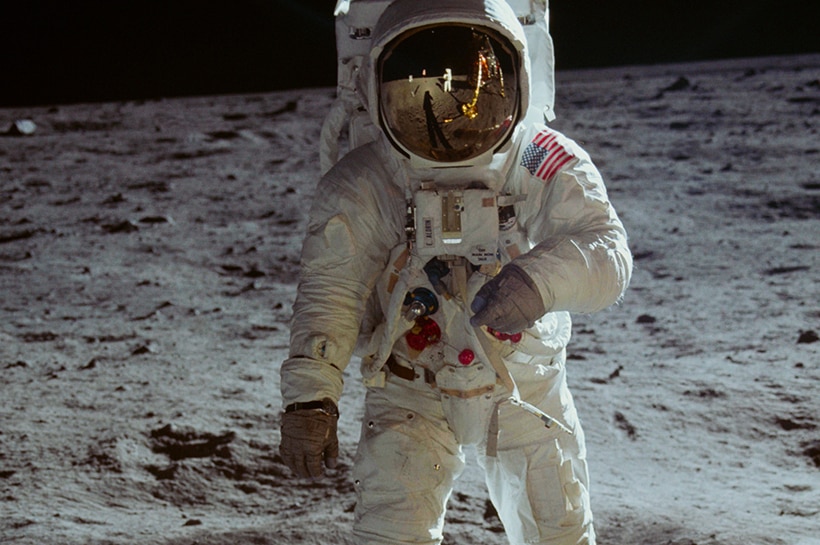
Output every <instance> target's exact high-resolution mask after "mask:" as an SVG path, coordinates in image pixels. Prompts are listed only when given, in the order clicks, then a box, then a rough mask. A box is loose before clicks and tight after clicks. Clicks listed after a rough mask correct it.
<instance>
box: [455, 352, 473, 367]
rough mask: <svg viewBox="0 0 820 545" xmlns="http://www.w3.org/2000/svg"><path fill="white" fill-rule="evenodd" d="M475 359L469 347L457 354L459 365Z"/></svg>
mask: <svg viewBox="0 0 820 545" xmlns="http://www.w3.org/2000/svg"><path fill="white" fill-rule="evenodd" d="M474 359H475V352H473V351H472V350H470V349H469V348H465V349H464V350H462V351H461V352H459V354H458V363H460V364H461V365H470V364H471V363H473V360H474Z"/></svg>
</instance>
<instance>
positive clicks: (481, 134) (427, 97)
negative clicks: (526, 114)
mask: <svg viewBox="0 0 820 545" xmlns="http://www.w3.org/2000/svg"><path fill="white" fill-rule="evenodd" d="M516 59H517V54H516V53H515V51H514V49H513V48H512V47H510V45H509V44H508V43H507V41H506V39H504V38H501V37H497V36H496V35H495V34H493V33H491V32H490V31H488V30H486V29H482V28H478V27H471V26H466V25H453V24H448V25H437V26H432V27H424V28H422V29H414V31H411V32H410V33H408V34H404V35H401V36H399V37H398V38H396V39H394V40H393V41H392V42H390V44H388V46H387V47H386V48H385V49H384V52H383V53H382V55H381V57H380V61H379V65H378V70H379V73H378V76H379V107H380V108H381V119H382V124H383V127H384V129H385V130H386V131H387V134H388V136H389V137H390V139H391V140H393V142H394V144H396V143H397V144H398V145H399V147H400V149H401V148H403V150H402V151H404V152H405V153H407V152H409V153H412V154H415V155H417V156H419V157H422V158H424V159H427V160H430V161H436V162H442V163H452V162H460V161H469V160H470V159H473V158H475V157H478V156H480V155H482V154H484V153H485V152H487V151H488V150H494V149H496V148H497V147H498V146H499V145H500V144H502V143H503V142H504V141H505V140H506V139H507V138H508V137H509V135H510V132H511V131H512V128H513V127H514V125H515V122H516V121H517V116H518V112H519V105H518V102H519V94H518V74H517V71H516V66H517V62H516Z"/></svg>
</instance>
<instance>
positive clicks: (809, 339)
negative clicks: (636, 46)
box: [797, 329, 820, 344]
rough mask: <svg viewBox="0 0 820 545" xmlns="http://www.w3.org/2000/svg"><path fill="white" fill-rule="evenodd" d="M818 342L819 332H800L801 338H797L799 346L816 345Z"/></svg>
mask: <svg viewBox="0 0 820 545" xmlns="http://www.w3.org/2000/svg"><path fill="white" fill-rule="evenodd" d="M818 340H820V337H818V335H817V332H816V331H813V330H811V329H810V330H808V331H801V332H800V337H798V338H797V344H811V343H816V342H817V341H818Z"/></svg>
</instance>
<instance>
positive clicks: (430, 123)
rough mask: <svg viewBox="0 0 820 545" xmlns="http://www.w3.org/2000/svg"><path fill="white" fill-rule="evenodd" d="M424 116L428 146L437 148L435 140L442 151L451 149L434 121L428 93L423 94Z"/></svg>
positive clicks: (436, 121) (431, 98)
mask: <svg viewBox="0 0 820 545" xmlns="http://www.w3.org/2000/svg"><path fill="white" fill-rule="evenodd" d="M448 70H449V68H448ZM445 85H446V81H445ZM424 115H425V117H426V118H427V135H428V137H429V138H430V145H431V146H432V147H434V148H436V147H438V145H437V144H436V140H439V141H440V142H441V145H442V147H443V148H444V149H453V146H451V145H450V143H449V142H447V139H446V138H445V137H444V133H443V132H442V130H441V127H440V126H439V124H438V120H437V119H436V114H435V112H434V111H433V97H432V96H431V95H430V91H425V92H424Z"/></svg>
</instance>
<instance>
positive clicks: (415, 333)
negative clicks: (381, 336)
mask: <svg viewBox="0 0 820 545" xmlns="http://www.w3.org/2000/svg"><path fill="white" fill-rule="evenodd" d="M404 338H405V340H406V341H407V346H409V347H410V348H412V349H413V350H417V351H419V352H421V351H422V350H424V349H425V348H427V347H428V346H430V345H431V344H436V343H437V342H439V341H440V340H441V328H440V327H439V326H438V324H437V323H436V322H435V321H433V320H432V319H431V318H429V317H427V316H421V317H419V318H417V319H416V325H414V326H413V329H411V330H410V331H408V332H407V335H405V336H404Z"/></svg>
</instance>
